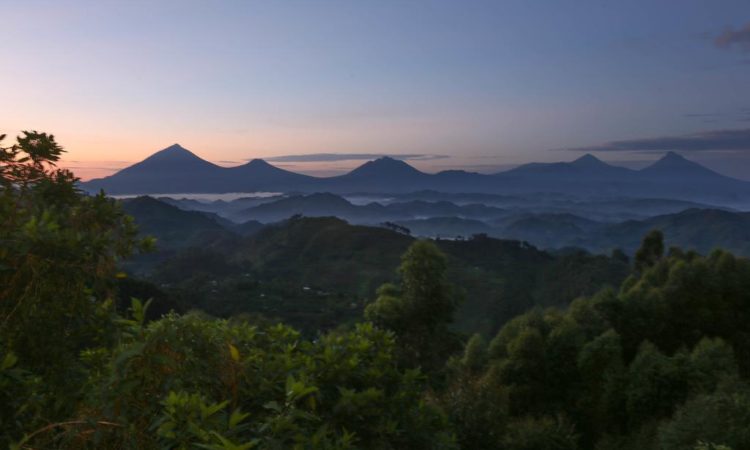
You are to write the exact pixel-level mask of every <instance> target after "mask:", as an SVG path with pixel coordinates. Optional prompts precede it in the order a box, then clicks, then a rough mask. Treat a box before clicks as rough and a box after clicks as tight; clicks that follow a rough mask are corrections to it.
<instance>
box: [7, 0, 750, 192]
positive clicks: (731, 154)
mask: <svg viewBox="0 0 750 450" xmlns="http://www.w3.org/2000/svg"><path fill="white" fill-rule="evenodd" d="M0 16H2V17H3V27H1V28H0V42H2V44H0V58H1V59H2V61H3V63H4V64H3V70H2V71H0V98H2V99H3V103H4V105H5V107H4V108H2V109H1V110H0V124H1V126H2V127H3V129H2V131H4V132H9V133H11V134H12V133H17V132H18V131H19V130H21V129H39V130H45V131H50V132H53V133H55V134H56V135H57V136H58V139H59V140H60V141H61V142H62V143H63V145H65V146H66V148H67V149H68V150H69V155H68V158H67V159H68V164H69V165H70V166H71V167H74V168H75V169H76V170H80V173H81V175H82V176H84V177H85V176H86V175H88V174H89V173H93V172H97V171H100V172H105V171H107V170H110V171H111V170H112V169H115V168H117V167H122V166H123V165H126V164H128V163H130V162H135V161H138V160H140V159H142V158H143V157H145V156H147V155H148V154H150V153H152V152H153V151H156V150H158V149H160V148H164V147H166V146H168V145H171V144H172V143H174V142H179V143H180V144H182V145H183V146H185V147H187V148H189V149H191V150H193V151H194V152H196V153H197V154H199V155H201V156H202V157H204V158H206V159H209V160H212V161H217V162H221V163H223V164H233V163H241V162H243V161H244V160H246V159H251V158H255V157H271V158H276V159H279V158H280V157H284V156H288V155H305V154H307V155H309V154H317V153H325V154H327V156H326V157H321V158H320V159H321V161H317V162H316V161H311V160H314V159H315V158H314V157H309V156H308V157H306V158H304V159H305V160H304V161H299V162H295V161H290V158H285V159H284V158H281V159H280V161H281V162H280V163H279V164H281V165H284V166H285V167H288V168H292V169H296V170H307V171H308V172H313V173H321V174H322V173H333V172H336V171H340V170H346V169H347V168H350V167H353V166H355V165H357V164H360V163H361V160H358V159H357V158H350V159H343V157H342V158H340V159H338V160H337V158H332V157H331V156H330V155H331V154H338V153H341V154H358V153H365V154H409V155H416V156H417V158H416V159H415V160H414V161H413V164H414V165H415V166H417V167H420V168H422V169H425V170H428V171H434V170H441V169H444V168H449V167H450V168H457V167H460V168H467V169H471V170H477V171H483V172H488V171H496V170H499V169H501V168H504V167H508V166H512V165H516V164H520V163H523V162H529V161H556V160H569V159H572V158H574V157H577V156H579V155H580V154H581V152H582V151H597V150H598V149H599V148H600V147H601V148H602V150H606V151H601V152H600V153H599V156H601V157H602V158H603V159H605V160H608V161H614V162H618V163H623V164H629V165H638V164H644V163H645V162H646V161H648V160H652V159H654V158H656V157H657V156H658V153H659V150H660V149H659V148H654V146H653V145H645V146H644V147H646V148H643V149H641V148H640V147H639V145H631V146H628V147H627V148H626V149H624V150H623V149H620V148H619V147H617V146H612V145H611V144H609V143H610V142H612V141H629V142H630V141H635V142H636V144H638V143H640V142H641V141H642V140H643V141H648V142H649V143H653V142H654V139H655V138H660V139H661V138H681V139H682V138H685V136H688V137H689V136H693V135H697V134H700V133H706V132H708V133H716V132H717V131H719V132H721V131H723V130H748V129H750V2H748V1H747V0H744V1H710V2H708V1H691V0H673V1H666V0H664V1H656V0H651V1H626V2H624V1H582V0H577V1H575V2H560V1H530V0H526V1H427V0H424V1H407V0H401V1H389V0H378V1H364V0H358V1H324V0H321V1H278V2H271V1H263V2H260V1H257V2H255V1H236V2H232V1H225V2H209V1H184V0H183V1H128V2H125V1H122V2H108V1H96V2H94V1H91V2H88V1H78V2H74V1H67V2H64V1H54V2H52V1H50V2H37V1H23V2H6V1H3V0H0ZM745 30H747V32H745ZM748 134H750V133H745V135H748ZM735 135H736V133H735ZM659 142H661V141H659ZM745 144H746V145H745ZM745 144H743V143H742V142H740V143H739V144H736V145H734V146H733V147H730V148H725V147H722V148H711V145H707V146H704V148H699V149H695V148H692V147H690V146H688V147H690V148H692V149H691V150H688V151H685V153H684V154H685V155H686V156H688V157H689V158H691V159H695V160H698V161H701V162H703V163H705V164H707V165H709V166H711V167H713V168H716V169H718V170H720V171H722V172H725V173H730V174H732V175H734V176H739V177H743V178H750V162H748V161H750V137H747V138H745ZM719 147H721V146H719ZM565 149H578V150H580V151H578V150H576V151H572V150H565ZM670 150H672V148H670ZM678 150H679V149H678ZM420 155H427V157H419V156H420ZM291 159H294V158H291ZM97 173H98V172H97Z"/></svg>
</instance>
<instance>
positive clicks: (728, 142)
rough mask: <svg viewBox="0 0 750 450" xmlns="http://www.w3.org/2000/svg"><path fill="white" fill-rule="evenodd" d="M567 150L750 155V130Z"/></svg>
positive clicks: (618, 142) (710, 132) (705, 132)
mask: <svg viewBox="0 0 750 450" xmlns="http://www.w3.org/2000/svg"><path fill="white" fill-rule="evenodd" d="M566 150H572V151H581V152H583V151H585V152H653V151H670V150H674V151H688V152H712V151H743V152H744V151H748V152H750V128H745V129H737V130H713V131H704V132H701V133H694V134H688V135H684V136H664V137H657V138H646V139H629V140H623V141H612V142H607V143H604V144H602V145H597V146H591V147H578V148H568V149H566Z"/></svg>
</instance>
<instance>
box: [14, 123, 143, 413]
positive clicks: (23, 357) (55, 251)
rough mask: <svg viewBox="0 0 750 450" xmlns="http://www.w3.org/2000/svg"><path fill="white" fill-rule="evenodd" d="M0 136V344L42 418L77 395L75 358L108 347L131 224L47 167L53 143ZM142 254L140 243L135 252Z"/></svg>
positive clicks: (55, 148) (108, 203)
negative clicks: (30, 385) (30, 384)
mask: <svg viewBox="0 0 750 450" xmlns="http://www.w3.org/2000/svg"><path fill="white" fill-rule="evenodd" d="M5 137H6V136H5V135H2V136H0V243H1V244H0V342H3V343H4V345H3V346H4V347H5V348H4V349H3V350H4V351H5V352H7V354H8V355H12V356H11V357H10V358H12V359H13V360H14V361H15V362H16V363H15V364H14V369H17V370H19V371H24V373H28V374H29V376H30V377H34V376H37V377H41V379H42V380H43V381H44V383H42V385H43V386H44V388H43V389H44V391H47V392H48V394H49V395H48V399H49V400H50V404H49V405H48V408H46V410H45V413H46V414H47V417H48V418H50V417H54V416H55V414H56V410H57V408H61V409H63V410H65V409H69V408H71V407H73V406H74V405H75V402H73V401H70V402H65V401H63V399H64V398H69V397H70V396H71V395H75V393H77V392H78V390H79V388H80V386H81V384H82V378H83V377H84V373H83V365H82V363H81V362H80V359H79V355H80V353H81V352H82V351H83V350H85V349H87V348H94V347H98V346H103V345H109V344H111V338H112V334H111V330H112V326H113V324H112V313H113V312H114V308H113V303H112V302H111V301H110V299H111V298H112V294H113V287H114V282H115V274H116V271H117V267H116V266H117V262H118V261H119V260H120V259H121V258H123V257H125V256H127V255H129V254H130V253H131V251H132V250H133V249H134V248H135V247H137V246H138V244H139V243H138V241H137V240H136V229H135V227H134V225H133V222H132V219H130V218H129V217H127V216H125V214H124V213H123V212H122V211H121V210H120V208H119V206H118V205H117V203H116V202H115V200H113V199H109V198H107V197H105V196H104V195H103V194H100V195H97V196H93V197H88V196H85V195H83V194H82V193H81V192H79V190H78V189H77V188H76V183H77V181H78V180H77V179H76V178H75V177H74V176H73V174H72V173H71V172H69V171H67V170H63V169H58V168H56V167H55V163H56V162H57V161H58V160H59V159H60V156H61V155H62V153H63V149H62V147H60V146H59V145H58V144H57V142H56V141H55V138H54V136H52V135H49V134H46V133H38V132H35V131H31V132H26V131H25V132H23V134H22V136H19V137H18V138H17V142H16V144H14V145H11V146H3V145H2V141H3V140H4V139H5ZM143 244H144V246H145V243H143Z"/></svg>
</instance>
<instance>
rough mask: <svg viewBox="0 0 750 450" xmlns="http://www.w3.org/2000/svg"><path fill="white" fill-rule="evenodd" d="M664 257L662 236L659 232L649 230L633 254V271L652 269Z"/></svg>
mask: <svg viewBox="0 0 750 450" xmlns="http://www.w3.org/2000/svg"><path fill="white" fill-rule="evenodd" d="M662 256H664V234H663V233H662V232H661V231H660V230H651V231H650V232H649V233H648V234H647V235H646V236H645V237H644V238H643V241H642V242H641V247H640V248H639V249H638V251H636V252H635V270H636V271H637V272H643V271H644V270H645V269H647V268H649V267H652V266H653V265H654V264H656V262H657V261H659V260H660V259H661V258H662Z"/></svg>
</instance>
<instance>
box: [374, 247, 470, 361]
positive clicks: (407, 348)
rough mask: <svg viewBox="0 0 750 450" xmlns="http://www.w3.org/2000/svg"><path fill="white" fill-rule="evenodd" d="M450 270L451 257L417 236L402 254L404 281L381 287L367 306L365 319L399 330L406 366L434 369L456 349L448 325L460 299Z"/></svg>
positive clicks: (402, 276)
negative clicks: (448, 274) (447, 275)
mask: <svg viewBox="0 0 750 450" xmlns="http://www.w3.org/2000/svg"><path fill="white" fill-rule="evenodd" d="M446 270H447V259H446V257H445V255H444V254H443V253H442V252H441V251H440V250H439V249H438V248H437V246H436V245H435V244H433V243H432V242H429V241H424V240H421V241H416V242H415V243H413V244H412V245H411V246H410V247H409V249H408V250H407V251H406V253H405V254H404V255H403V256H402V258H401V266H400V267H399V270H398V271H399V274H400V275H401V284H400V286H395V285H391V284H386V285H384V286H382V287H381V288H380V289H379V290H378V298H377V299H376V300H375V302H373V303H371V304H370V305H368V306H367V308H366V310H365V317H366V318H367V320H369V321H371V322H373V323H375V324H376V325H378V326H380V327H382V328H385V329H387V330H391V331H393V332H394V333H395V334H396V336H397V338H398V340H399V343H400V345H401V348H402V355H401V356H402V361H403V362H404V363H405V364H406V365H407V366H412V367H416V366H421V367H422V368H424V369H425V370H427V371H428V372H429V371H432V370H436V369H438V368H440V367H441V366H442V364H443V363H444V361H445V357H446V356H447V355H448V354H449V353H450V352H452V351H453V350H455V349H456V344H457V341H456V339H455V336H454V335H453V333H451V332H450V331H449V330H448V324H450V323H451V322H452V321H453V314H454V312H455V310H456V307H457V306H458V301H457V300H456V296H455V295H454V293H453V289H452V288H451V287H450V286H449V285H448V283H447V282H446V279H445V273H446Z"/></svg>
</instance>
